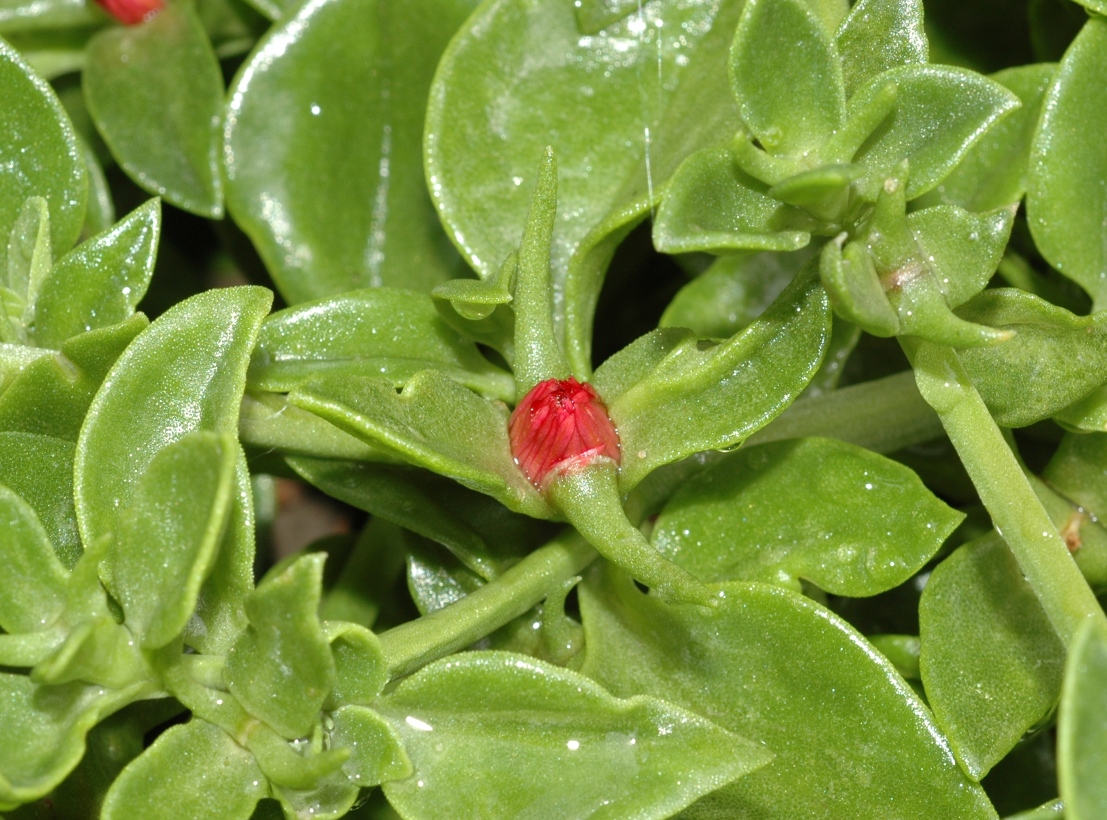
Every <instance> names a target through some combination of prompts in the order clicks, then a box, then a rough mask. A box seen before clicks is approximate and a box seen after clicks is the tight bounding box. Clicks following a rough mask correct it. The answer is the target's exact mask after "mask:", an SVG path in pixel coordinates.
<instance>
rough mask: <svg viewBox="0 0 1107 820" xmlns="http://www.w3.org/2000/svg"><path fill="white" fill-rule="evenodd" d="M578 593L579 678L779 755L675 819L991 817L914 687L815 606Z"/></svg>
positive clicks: (742, 596) (593, 580)
mask: <svg viewBox="0 0 1107 820" xmlns="http://www.w3.org/2000/svg"><path fill="white" fill-rule="evenodd" d="M580 590H581V591H580V606H581V614H582V616H583V620H584V629H585V644H586V646H587V655H586V659H585V662H584V666H583V669H582V671H583V672H584V673H585V674H586V675H589V676H590V677H592V678H594V679H596V680H597V681H598V682H599V683H600V684H601V685H603V686H605V687H607V688H609V689H610V690H611V691H612V692H613V693H615V694H616V695H619V696H622V697H626V696H629V695H635V694H652V695H655V696H660V697H665V698H666V699H668V700H671V701H672V702H674V703H677V704H680V705H681V706H683V707H684V708H686V709H691V710H693V711H695V712H697V713H699V714H705V715H710V716H711V718H712V719H713V720H714V721H716V722H717V723H718V724H719V725H720V726H722V727H723V728H725V729H727V730H728V731H732V732H737V733H739V734H741V735H743V736H745V737H749V738H753V739H755V740H758V741H760V742H762V743H764V744H765V748H766V749H767V750H768V751H770V752H772V753H774V754H775V757H774V758H773V760H772V762H770V763H769V765H768V766H765V767H764V768H762V769H760V770H758V771H757V772H754V773H753V774H751V775H749V776H748V777H745V778H743V779H742V780H739V781H738V782H737V783H734V784H732V785H730V786H727V787H726V788H724V789H721V790H719V791H716V792H715V793H714V794H712V795H711V796H710V797H707V798H705V799H703V800H701V801H700V802H699V803H697V804H696V805H695V806H694V807H693V808H692V809H690V810H688V811H686V812H685V813H684V814H683V815H682V816H684V817H690V818H693V817H762V818H782V819H783V818H794V817H797V816H824V817H865V816H871V815H872V813H873V812H874V807H879V806H883V807H891V806H894V807H895V809H894V811H895V813H896V814H897V815H899V816H903V817H930V816H949V817H958V818H970V817H981V818H992V817H995V812H994V810H993V809H992V808H991V805H990V804H989V803H988V799H987V797H986V796H985V795H984V791H983V790H982V789H980V788H979V787H978V786H977V785H975V784H974V783H972V782H971V781H970V780H968V779H967V778H966V777H965V775H964V774H963V773H962V772H961V770H960V769H959V768H958V767H957V764H956V763H955V762H954V760H953V757H952V755H950V753H949V749H948V747H947V746H946V745H945V742H944V740H942V737H941V734H940V733H939V732H938V729H937V727H936V726H935V725H934V723H933V721H932V719H931V718H930V715H929V713H928V712H927V711H926V709H925V708H924V707H923V705H922V704H921V703H920V702H919V700H918V697H917V696H916V695H915V693H914V692H913V691H912V690H911V688H910V687H909V686H908V685H907V684H906V683H905V682H904V681H903V680H902V679H901V678H900V677H899V675H898V674H896V672H895V670H893V669H892V667H891V665H890V664H889V663H888V662H887V661H886V660H885V659H884V658H883V656H881V655H880V654H879V653H878V652H876V651H875V650H874V649H873V648H872V647H871V646H869V644H868V643H867V642H866V641H865V640H864V638H862V637H861V636H860V635H858V634H857V633H856V632H855V631H854V630H853V628H852V627H850V626H849V625H848V624H846V623H845V622H844V621H842V620H841V619H840V618H838V617H837V616H836V615H834V614H833V613H831V612H829V611H827V610H826V609H824V608H823V607H821V606H819V604H817V603H815V602H814V601H811V600H810V599H808V598H805V597H803V596H801V595H798V594H796V593H794V592H791V591H788V590H785V589H780V588H779V587H773V586H768V585H764V584H742V583H734V584H729V585H727V586H726V587H725V590H726V596H725V598H724V599H722V600H721V601H720V603H719V606H717V607H713V608H706V607H700V606H689V605H675V606H670V605H667V604H665V603H663V602H662V601H660V600H658V599H657V598H656V597H653V596H648V595H643V594H642V593H640V592H639V591H638V590H637V589H636V588H635V587H634V585H633V584H631V583H630V581H629V579H627V578H625V577H616V576H615V574H614V573H610V572H609V573H608V574H607V575H606V576H600V575H599V573H598V572H597V573H596V574H594V575H592V576H590V577H588V578H586V580H585V583H584V584H583V585H582V586H581V588H580ZM874 715H879V716H880V718H879V720H874V719H873V716H874ZM905 772H909V773H910V776H905ZM875 811H878V813H879V811H880V810H879V809H876V810H875Z"/></svg>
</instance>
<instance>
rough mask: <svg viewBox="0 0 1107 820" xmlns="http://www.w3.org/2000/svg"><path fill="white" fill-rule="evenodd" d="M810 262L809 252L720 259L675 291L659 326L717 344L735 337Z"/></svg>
mask: <svg viewBox="0 0 1107 820" xmlns="http://www.w3.org/2000/svg"><path fill="white" fill-rule="evenodd" d="M810 258H811V254H810V253H809V252H800V253H758V254H753V255H750V256H744V255H743V256H720V257H719V258H717V259H716V260H715V261H714V262H712V263H711V266H710V267H708V269H707V270H705V271H704V272H703V273H701V274H700V275H699V276H697V277H696V278H695V279H693V280H692V281H691V282H689V283H688V284H687V285H685V286H684V287H682V288H681V289H680V290H679V291H678V292H677V295H676V296H674V297H673V301H671V302H670V303H669V306H668V307H667V308H665V312H664V313H663V314H661V321H660V322H659V323H658V324H659V326H660V327H686V328H689V329H691V331H692V332H693V333H695V334H696V335H697V336H705V337H708V338H714V339H725V338H726V337H727V336H733V335H734V334H735V333H737V332H738V331H740V330H741V329H742V328H744V327H746V326H748V325H749V324H751V323H752V322H753V321H754V319H756V318H757V317H758V316H760V315H761V314H762V313H764V312H765V310H766V309H767V308H768V307H769V305H771V304H772V303H773V301H774V300H775V299H776V297H777V296H779V295H780V292H781V291H782V290H784V288H785V287H787V286H788V283H789V282H791V281H792V279H794V278H795V276H796V274H797V273H798V272H799V271H800V269H801V268H802V267H803V266H804V265H805V264H807V262H808V261H809V260H810Z"/></svg>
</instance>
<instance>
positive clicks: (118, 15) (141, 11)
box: [96, 0, 165, 26]
mask: <svg viewBox="0 0 1107 820" xmlns="http://www.w3.org/2000/svg"><path fill="white" fill-rule="evenodd" d="M96 2H97V3H99V4H100V7H101V8H103V9H104V11H106V12H107V13H108V14H110V15H111V16H112V17H114V18H115V19H116V20H118V21H119V22H120V23H123V24H124V25H127V26H134V25H137V24H139V23H141V22H142V21H143V20H148V19H150V18H151V17H153V16H154V15H155V14H157V13H158V12H159V11H161V10H162V8H163V7H164V6H165V3H164V2H163V0H96Z"/></svg>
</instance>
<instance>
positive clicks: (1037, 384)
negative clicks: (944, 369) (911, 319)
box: [958, 288, 1107, 427]
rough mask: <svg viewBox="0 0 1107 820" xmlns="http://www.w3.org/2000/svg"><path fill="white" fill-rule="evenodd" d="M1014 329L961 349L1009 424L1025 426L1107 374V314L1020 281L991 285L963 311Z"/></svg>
mask: <svg viewBox="0 0 1107 820" xmlns="http://www.w3.org/2000/svg"><path fill="white" fill-rule="evenodd" d="M958 315H960V316H961V317H962V318H964V319H967V320H969V321H972V322H979V323H981V324H987V325H990V326H992V327H998V328H1005V329H1009V330H1013V331H1015V335H1014V337H1013V338H1012V339H1010V340H1009V341H1006V342H1004V343H1003V344H1000V345H996V346H993V347H982V348H972V349H969V350H962V351H961V352H960V353H959V356H960V358H961V363H962V364H963V365H964V366H965V369H966V370H967V371H968V373H969V376H970V377H971V378H972V381H973V384H974V385H975V386H976V389H977V390H978V391H980V395H981V397H983V399H984V402H985V403H986V404H987V405H988V409H989V410H990V411H991V412H992V415H993V416H995V419H996V422H997V423H999V424H1000V425H1002V426H1004V427H1025V426H1026V425H1028V424H1033V423H1034V422H1036V421H1041V420H1042V419H1045V418H1049V417H1050V416H1052V415H1053V414H1054V413H1057V412H1059V411H1061V410H1062V409H1063V408H1065V407H1067V406H1068V405H1070V404H1072V403H1073V402H1075V401H1077V400H1078V399H1081V398H1083V397H1084V396H1086V395H1088V394H1089V393H1090V392H1091V391H1092V390H1094V389H1095V388H1096V387H1098V386H1099V385H1101V384H1103V383H1104V382H1107V314H1104V313H1097V314H1093V315H1092V316H1075V315H1073V314H1071V313H1069V312H1068V311H1067V310H1065V309H1064V308H1059V307H1055V306H1054V305H1051V304H1050V303H1049V302H1046V301H1045V300H1043V299H1039V298H1038V297H1037V296H1034V295H1032V294H1030V293H1027V292H1026V291H1023V290H1017V289H1014V288H998V289H990V290H986V291H984V292H983V293H981V294H980V295H979V296H977V297H976V298H975V299H973V300H972V301H970V302H968V303H967V304H965V305H964V306H962V308H961V309H960V310H959V311H958Z"/></svg>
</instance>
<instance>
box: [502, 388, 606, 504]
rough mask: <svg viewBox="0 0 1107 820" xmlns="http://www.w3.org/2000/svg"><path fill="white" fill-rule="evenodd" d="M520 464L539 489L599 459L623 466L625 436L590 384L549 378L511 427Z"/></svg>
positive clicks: (524, 403) (514, 416)
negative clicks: (621, 448)
mask: <svg viewBox="0 0 1107 820" xmlns="http://www.w3.org/2000/svg"><path fill="white" fill-rule="evenodd" d="M508 433H509V434H510V437H511V454H512V455H513V456H514V457H515V463H516V464H518V465H519V467H520V468H521V469H522V471H523V472H524V473H525V474H526V476H527V478H529V479H530V481H531V483H532V484H534V486H536V487H538V489H540V490H542V489H545V485H546V484H547V483H548V482H549V480H550V479H551V478H553V477H554V476H556V475H558V474H561V473H564V472H566V471H568V470H572V469H574V468H576V467H585V466H587V465H588V464H591V463H592V462H593V461H595V460H596V459H597V458H601V457H606V458H610V459H612V460H613V461H614V462H615V463H616V464H618V463H619V434H618V433H617V432H616V431H615V425H614V424H612V423H611V419H610V417H608V415H607V408H606V407H604V404H603V401H602V400H601V399H600V397H599V395H598V394H597V393H596V391H595V390H593V389H592V386H591V385H590V384H581V383H580V382H578V381H577V380H576V379H574V378H573V377H571V376H570V377H569V378H568V379H564V380H559V379H547V380H546V381H544V382H542V383H540V384H538V385H536V386H535V387H534V389H532V390H531V391H530V392H529V393H527V395H526V396H524V397H523V400H522V401H521V402H519V406H518V407H516V408H515V412H514V413H512V414H511V420H510V421H509V422H508Z"/></svg>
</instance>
